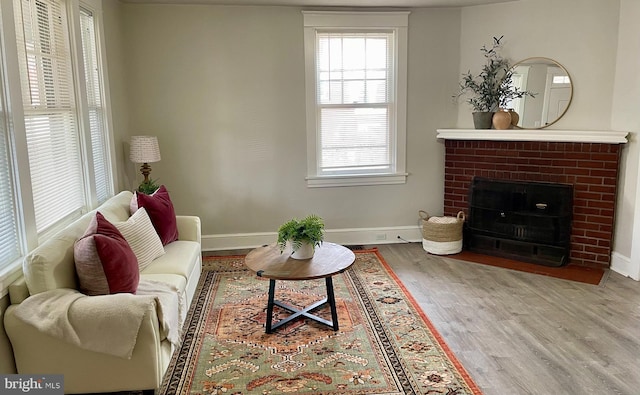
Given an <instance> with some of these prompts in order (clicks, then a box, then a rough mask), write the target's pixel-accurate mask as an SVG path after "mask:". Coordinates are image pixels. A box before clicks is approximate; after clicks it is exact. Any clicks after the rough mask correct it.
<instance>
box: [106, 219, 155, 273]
mask: <svg viewBox="0 0 640 395" xmlns="http://www.w3.org/2000/svg"><path fill="white" fill-rule="evenodd" d="M114 225H115V226H116V228H118V230H119V231H120V233H122V236H124V238H125V240H127V243H129V246H130V247H131V249H132V250H133V253H134V254H135V255H136V258H138V268H139V269H140V270H144V268H146V267H147V266H149V265H150V264H151V262H153V260H154V259H156V258H157V257H159V256H162V255H164V247H163V246H162V241H160V237H159V236H158V233H156V230H155V228H154V227H153V224H152V223H151V219H149V215H148V214H147V210H146V209H145V208H144V207H142V208H140V210H138V211H136V212H135V213H133V215H132V216H131V217H130V218H129V219H128V220H126V221H125V222H115V223H114Z"/></svg>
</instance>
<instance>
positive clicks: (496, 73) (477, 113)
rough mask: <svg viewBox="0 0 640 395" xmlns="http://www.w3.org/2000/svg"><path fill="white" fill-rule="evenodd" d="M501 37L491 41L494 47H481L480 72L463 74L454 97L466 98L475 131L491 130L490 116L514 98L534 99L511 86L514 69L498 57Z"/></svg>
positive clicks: (532, 95)
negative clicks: (481, 62)
mask: <svg viewBox="0 0 640 395" xmlns="http://www.w3.org/2000/svg"><path fill="white" fill-rule="evenodd" d="M503 37H504V36H500V38H496V37H494V38H493V45H492V46H491V48H487V46H486V45H483V46H482V48H480V52H482V54H483V55H484V57H485V59H486V62H485V64H484V66H482V71H481V72H480V73H479V74H478V75H474V74H472V73H471V71H468V72H467V73H465V74H463V75H462V81H460V89H459V91H458V93H457V94H456V95H454V96H453V97H454V98H456V99H458V98H460V97H462V96H465V97H467V98H466V100H465V101H466V102H467V103H469V104H470V105H471V107H472V108H473V111H474V112H473V122H474V126H475V128H476V129H489V128H491V121H492V118H493V113H495V112H496V111H498V110H499V109H500V108H504V107H505V106H506V105H507V103H509V102H510V101H511V100H513V99H519V98H522V97H524V96H531V97H534V95H535V94H534V93H531V92H529V91H523V90H520V89H519V88H518V87H516V86H514V85H513V80H512V79H513V70H512V69H511V65H510V63H509V60H508V59H506V58H503V57H502V56H501V55H500V52H499V51H500V49H501V47H502V44H501V42H500V41H501V40H502V38H503Z"/></svg>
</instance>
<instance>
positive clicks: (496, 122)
mask: <svg viewBox="0 0 640 395" xmlns="http://www.w3.org/2000/svg"><path fill="white" fill-rule="evenodd" d="M493 127H494V128H495V129H499V130H504V129H509V128H510V127H511V114H509V112H508V111H505V110H504V109H502V108H501V109H500V110H499V111H496V112H495V113H494V114H493Z"/></svg>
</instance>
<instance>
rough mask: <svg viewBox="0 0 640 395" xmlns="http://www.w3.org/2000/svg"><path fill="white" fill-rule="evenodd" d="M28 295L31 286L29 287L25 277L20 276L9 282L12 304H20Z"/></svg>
mask: <svg viewBox="0 0 640 395" xmlns="http://www.w3.org/2000/svg"><path fill="white" fill-rule="evenodd" d="M28 297H29V287H27V282H26V281H25V280H24V277H20V278H19V279H17V280H16V281H14V282H12V283H11V284H9V300H11V304H20V303H22V302H23V301H24V300H25V299H26V298H28Z"/></svg>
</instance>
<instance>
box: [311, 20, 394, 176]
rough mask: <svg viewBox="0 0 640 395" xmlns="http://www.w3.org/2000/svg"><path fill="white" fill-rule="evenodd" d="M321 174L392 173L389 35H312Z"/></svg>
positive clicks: (367, 33) (379, 33)
mask: <svg viewBox="0 0 640 395" xmlns="http://www.w3.org/2000/svg"><path fill="white" fill-rule="evenodd" d="M316 40H317V42H316V51H317V53H316V67H317V70H316V84H317V87H316V92H317V98H316V100H317V106H318V108H317V111H318V116H317V119H318V122H319V125H318V126H319V128H318V129H319V132H320V133H319V145H318V150H319V152H318V159H319V161H318V170H319V173H320V174H342V173H346V174H371V173H376V172H381V173H388V172H390V171H392V170H393V159H394V158H393V155H392V153H393V152H394V147H393V143H394V141H395V139H394V130H393V127H392V125H393V122H392V121H393V120H392V119H391V117H392V114H393V111H392V110H393V109H392V106H393V97H392V95H393V92H394V86H393V84H394V80H393V76H394V72H393V42H394V39H393V32H392V31H389V32H385V31H379V32H322V31H318V32H317V33H316Z"/></svg>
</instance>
